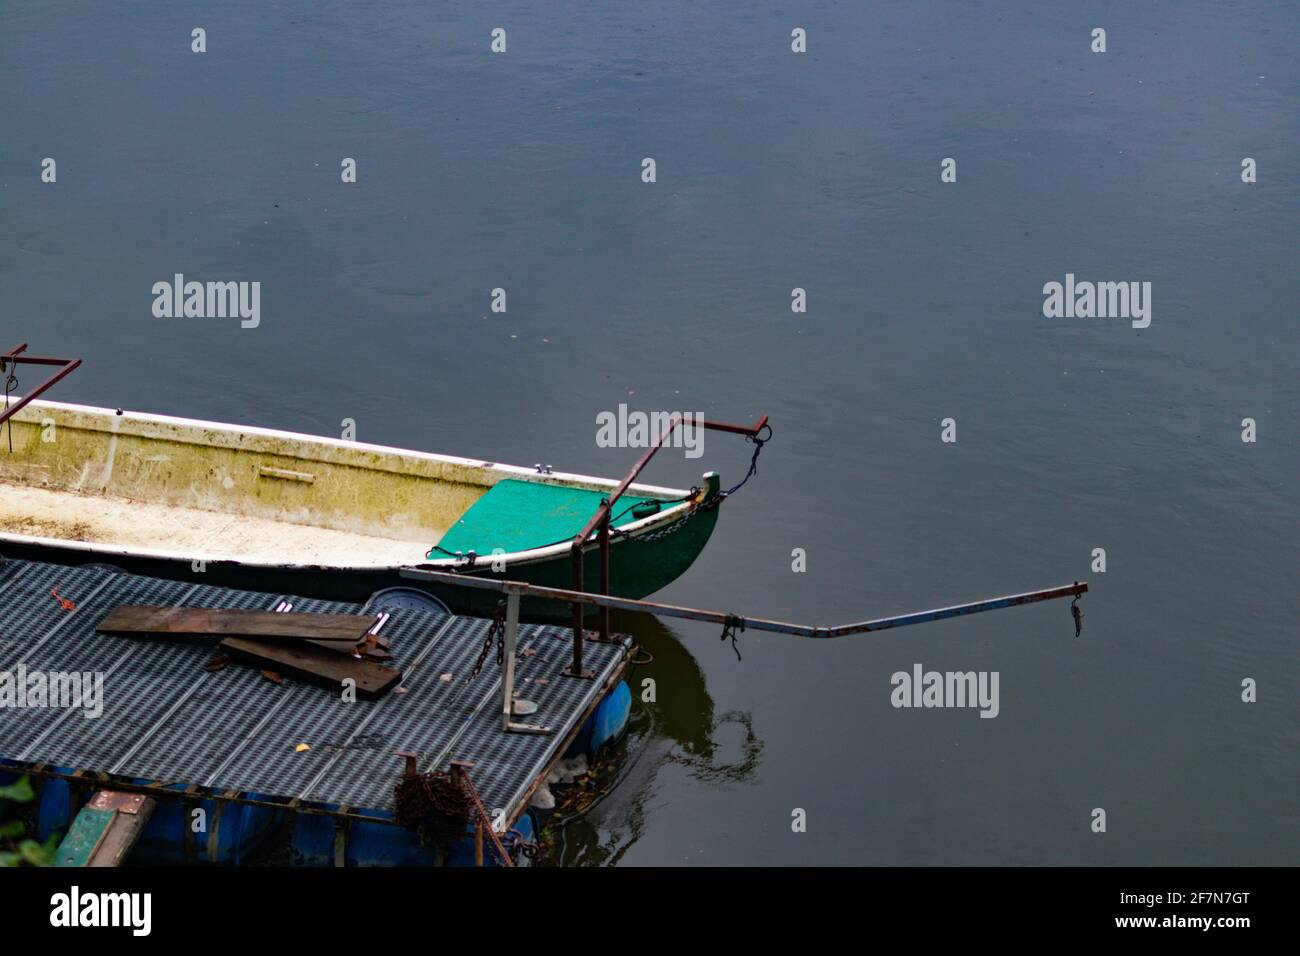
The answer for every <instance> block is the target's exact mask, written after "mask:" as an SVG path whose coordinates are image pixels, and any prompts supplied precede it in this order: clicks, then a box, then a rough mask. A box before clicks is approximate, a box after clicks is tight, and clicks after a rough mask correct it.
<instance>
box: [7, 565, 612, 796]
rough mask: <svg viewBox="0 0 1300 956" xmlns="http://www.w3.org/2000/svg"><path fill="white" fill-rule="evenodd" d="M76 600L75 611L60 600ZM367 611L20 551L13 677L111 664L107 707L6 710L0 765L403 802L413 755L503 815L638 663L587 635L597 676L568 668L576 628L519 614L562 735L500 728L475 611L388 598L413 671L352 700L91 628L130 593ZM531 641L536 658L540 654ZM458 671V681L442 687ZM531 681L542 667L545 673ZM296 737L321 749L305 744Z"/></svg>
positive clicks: (519, 679) (236, 604)
mask: <svg viewBox="0 0 1300 956" xmlns="http://www.w3.org/2000/svg"><path fill="white" fill-rule="evenodd" d="M52 588H57V589H58V596H59V597H62V598H64V599H66V600H68V601H71V602H73V603H75V605H76V609H75V610H71V611H69V610H66V609H64V607H63V606H62V605H61V604H60V602H59V600H58V599H57V598H56V597H54V596H53V595H52V594H51V589H52ZM282 600H288V601H291V602H292V603H293V605H294V608H293V609H294V610H295V611H336V612H347V613H359V612H360V611H361V606H360V605H356V604H346V603H339V602H330V601H317V600H310V599H305V598H294V597H292V596H286V595H274V594H262V593H257V592H252V591H236V590H231V589H228V588H219V587H212V586H208V585H202V584H198V585H196V584H188V583H180V582H175V581H164V580H159V579H155V578H145V577H138V576H135V575H129V574H122V573H118V572H114V571H111V570H107V569H99V568H89V567H81V568H73V567H66V566H63V565H52V564H40V563H36V562H27V561H15V560H9V561H5V562H4V563H3V564H0V670H7V671H10V672H13V671H15V670H16V668H17V667H18V665H19V664H20V663H21V664H24V665H25V666H26V669H27V671H28V672H31V671H34V670H40V671H45V672H47V673H56V672H73V671H80V672H86V671H100V672H102V673H103V674H104V711H103V715H102V716H101V717H99V718H96V719H87V718H86V717H84V716H83V714H82V710H81V709H79V708H72V709H55V708H25V709H9V708H0V759H5V760H11V761H19V762H22V763H27V764H38V763H43V764H46V765H50V766H58V767H67V768H74V769H79V770H88V771H104V772H108V773H112V774H115V775H119V776H122V777H130V778H144V779H147V780H150V781H161V782H165V783H184V784H198V785H199V786H203V787H210V788H216V789H222V790H237V791H242V792H245V793H254V794H258V795H263V796H268V797H272V798H276V799H284V800H289V799H292V798H298V799H300V800H302V801H304V802H308V803H312V804H316V805H320V804H340V805H346V806H349V807H352V808H359V809H374V810H391V808H392V802H393V787H394V785H395V783H396V782H397V779H398V776H399V775H400V772H401V765H402V762H401V760H399V759H398V758H396V757H394V756H393V751H395V750H406V751H412V752H415V753H420V754H422V755H423V756H422V761H421V769H428V763H430V762H432V761H433V760H434V759H435V758H437V760H438V764H439V766H440V767H441V768H443V769H445V768H446V765H447V761H448V760H449V759H450V758H452V757H455V758H460V759H466V760H472V761H474V762H475V764H476V766H475V768H474V770H473V774H472V775H473V779H474V782H475V784H476V785H477V787H478V790H479V793H480V795H481V796H482V799H483V802H484V805H485V806H486V807H487V808H488V809H489V811H492V810H495V809H497V808H501V809H505V810H506V811H507V813H508V815H509V816H511V817H513V816H514V811H515V810H516V809H518V807H517V806H516V805H517V804H519V803H520V801H521V800H522V799H523V797H524V795H525V793H526V792H527V790H528V788H529V787H530V786H531V785H532V783H533V781H534V780H535V779H536V777H537V776H538V775H539V774H540V773H541V772H542V771H543V770H544V769H545V768H546V766H547V765H548V764H549V763H550V761H551V760H552V759H553V758H554V757H555V755H556V750H557V748H558V747H559V746H560V744H561V743H562V742H563V740H564V738H565V736H566V735H567V733H568V731H569V730H571V729H572V728H573V727H574V725H575V724H576V723H577V721H578V720H579V719H580V718H581V717H582V716H583V715H584V714H586V713H587V712H588V711H589V709H590V707H591V706H592V705H593V704H594V702H595V700H596V696H597V695H598V694H599V692H600V690H601V689H602V688H603V687H604V686H605V684H606V682H607V681H608V680H609V679H610V678H611V677H612V676H613V674H614V673H615V672H616V670H617V668H618V667H619V665H620V664H622V663H623V661H624V660H625V658H626V654H627V648H628V644H629V642H627V641H622V642H619V643H615V644H601V643H597V642H592V643H588V644H587V646H586V665H587V667H588V668H589V669H590V670H593V671H595V673H596V679H595V680H577V679H573V678H566V677H562V676H560V672H561V671H562V670H563V669H564V668H565V667H566V666H567V664H568V663H569V660H570V655H571V653H572V642H571V639H572V634H571V632H570V631H568V630H566V629H562V628H557V627H541V626H535V625H521V626H520V628H519V649H520V651H521V653H520V654H519V655H518V665H517V669H516V681H515V687H516V688H517V689H519V690H520V692H521V694H522V696H526V697H527V698H528V699H530V700H532V701H534V702H536V703H537V704H538V711H537V713H536V714H534V715H530V716H529V717H528V718H526V719H527V720H528V721H529V722H530V723H540V724H546V725H549V726H550V727H551V728H553V730H554V733H552V734H549V735H535V734H515V733H512V734H507V733H505V732H503V731H502V729H501V681H500V673H501V669H500V668H499V667H498V666H497V665H496V663H495V650H493V651H490V652H489V653H488V657H487V660H486V661H485V663H484V666H483V669H482V671H481V673H480V674H479V675H478V676H477V677H476V678H474V679H473V680H471V681H469V682H468V683H467V682H466V677H467V676H468V675H469V672H470V669H471V667H472V666H473V663H474V661H475V660H476V659H477V657H478V654H479V651H480V649H481V648H482V646H483V639H484V637H485V635H486V633H487V628H488V623H489V622H487V621H485V620H481V619H478V618H462V617H452V616H448V615H445V614H437V613H425V612H412V611H406V610H398V609H392V610H391V614H392V617H391V618H390V619H389V620H388V622H387V623H386V624H385V625H384V628H383V630H382V632H381V633H382V634H383V635H384V636H386V637H387V638H388V639H389V641H390V642H391V651H392V653H393V656H394V659H395V662H396V663H397V664H398V666H400V667H401V669H402V671H403V672H404V675H405V676H404V678H403V681H402V686H404V687H405V692H404V693H389V694H388V695H387V696H385V697H384V698H382V699H380V700H378V701H373V702H372V701H356V702H354V703H349V702H345V701H343V700H341V699H340V695H339V694H337V693H332V692H330V691H328V690H326V689H324V688H321V687H316V686H310V685H306V684H301V683H298V682H296V681H294V680H292V679H289V678H286V679H285V681H284V683H283V684H275V683H273V682H271V681H268V680H267V679H266V678H264V677H262V676H261V674H260V673H259V672H258V671H257V670H256V669H254V668H251V667H248V666H245V665H242V664H237V663H232V664H231V665H229V666H227V667H225V668H224V669H222V670H219V671H215V672H208V671H206V670H205V669H204V664H205V663H206V662H207V661H208V660H210V659H211V657H212V656H213V653H214V647H213V645H211V644H206V643H188V644H187V643H184V642H180V641H171V640H155V639H138V638H128V637H118V636H115V635H105V634H97V633H95V626H96V625H97V624H98V623H99V621H100V620H101V619H102V618H103V617H104V616H105V615H106V614H107V613H108V612H109V611H110V610H111V609H112V608H113V607H114V606H116V605H118V604H159V605H177V606H188V607H209V608H252V609H266V610H270V609H274V608H275V607H276V606H277V605H278V604H279V603H280V602H281V601H282ZM528 648H532V649H533V650H534V651H535V652H536V653H535V654H529V653H528V651H527V649H528ZM444 673H450V674H452V675H454V676H453V680H452V681H451V682H449V683H444V682H443V681H441V680H440V679H439V678H440V675H442V674H444ZM530 678H545V680H546V683H543V684H535V683H531V682H529V679H530ZM299 743H306V744H308V745H310V747H311V749H310V750H306V751H303V752H301V753H296V752H295V750H294V748H295V746H296V745H297V744H299Z"/></svg>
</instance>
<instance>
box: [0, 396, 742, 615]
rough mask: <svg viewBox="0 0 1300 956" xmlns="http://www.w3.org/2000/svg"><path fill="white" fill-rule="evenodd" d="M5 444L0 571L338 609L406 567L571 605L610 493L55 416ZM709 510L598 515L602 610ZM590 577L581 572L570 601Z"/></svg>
mask: <svg viewBox="0 0 1300 956" xmlns="http://www.w3.org/2000/svg"><path fill="white" fill-rule="evenodd" d="M9 427H11V428H12V432H11V436H12V443H13V448H12V451H10V450H9V441H8V439H9V437H10V435H0V554H3V555H4V556H6V557H15V558H25V559H29V560H42V561H50V562H54V563H60V564H87V563H99V564H111V565H115V566H117V567H120V568H122V569H124V570H126V571H130V572H133V573H138V574H145V575H151V576H154V577H166V578H171V579H177V580H193V581H196V582H198V581H201V582H203V583H206V584H216V585H225V586H231V587H242V588H248V589H250V590H258V591H272V592H283V593H284V594H296V595H301V596H304V597H321V598H326V597H327V598H330V599H333V600H342V601H361V600H365V598H366V597H367V596H368V595H370V594H371V593H373V592H374V591H376V590H379V589H381V588H385V587H391V586H394V585H398V584H402V585H406V586H410V584H411V582H410V581H407V580H403V579H401V578H400V577H399V575H398V570H399V569H400V568H402V567H411V566H419V567H424V568H428V569H430V570H443V571H448V570H454V571H456V572H459V573H464V574H472V575H479V576H486V577H498V578H507V579H510V580H517V581H526V582H528V583H531V584H539V585H544V586H550V587H564V588H567V587H572V585H573V583H574V580H573V570H572V563H571V558H572V545H573V540H574V537H575V536H576V535H577V534H579V533H580V532H581V531H582V530H583V528H584V526H585V525H586V524H587V522H588V520H589V519H590V518H591V517H592V515H593V514H594V513H595V512H596V511H597V509H598V508H599V506H600V502H601V501H602V499H604V498H607V497H609V496H610V495H611V494H612V493H614V492H615V491H616V489H617V488H618V486H619V484H620V483H619V482H618V481H616V480H612V479H606V478H594V477H589V476H586V475H574V474H560V473H555V474H544V473H541V472H540V471H539V470H538V469H536V468H523V467H518V466H514V465H503V464H500V463H497V462H490V461H479V460H474V459H469V458H455V457H451V456H447V455H435V454H429V453H427V452H419V451H408V450H404V449H399V448H388V447H383V446H379V445H367V444H361V443H358V442H353V441H343V440H338V439H331V438H321V437H317V436H314V435H303V434H296V433H293V432H284V431H276V430H272V429H267V428H249V427H242V426H237V425H227V424H221V423H217V422H205V421H196V420H192V419H184V418H172V417H169V416H164V415H149V414H141V413H136V412H115V411H114V410H112V409H105V408H94V407H90V406H84V405H70V404H65V403H61V402H47V401H31V402H29V403H28V404H27V405H26V406H25V407H23V408H21V409H19V410H18V411H17V412H16V413H15V414H14V415H13V416H12V417H11V419H10V421H9ZM634 473H635V472H634ZM724 497H725V496H724V495H722V494H721V493H720V491H719V481H718V476H717V474H715V473H712V472H710V473H708V474H706V475H705V476H704V480H703V482H702V484H701V487H699V488H697V489H679V488H662V487H657V486H654V485H646V484H629V485H628V487H627V490H626V493H625V494H624V495H623V496H622V497H621V498H619V499H618V501H617V502H616V504H615V506H614V507H613V509H612V513H611V519H612V520H611V527H612V528H613V529H615V530H614V532H613V534H612V540H611V561H610V566H611V579H610V592H611V593H613V594H616V595H619V596H622V597H630V598H641V597H645V596H647V595H649V594H652V593H654V592H655V591H658V590H659V589H660V588H662V587H664V586H665V585H667V584H668V583H669V582H671V581H673V580H674V579H675V578H677V577H678V576H679V575H681V574H682V573H683V572H684V571H685V570H686V569H687V568H688V567H690V565H691V563H692V562H693V561H694V560H695V558H696V556H697V555H699V553H700V551H701V550H702V549H703V548H704V545H705V543H706V542H707V541H708V540H709V535H710V534H711V533H712V531H713V527H714V525H715V524H716V523H717V520H718V510H719V509H718V507H717V506H718V505H719V504H720V503H721V501H722V500H723V498H724ZM589 540H590V541H591V542H592V543H591V544H590V545H589V547H590V548H591V549H593V550H594V549H595V543H594V537H593V538H592V539H589ZM431 545H432V547H431ZM598 565H599V562H598V561H596V560H586V561H585V562H584V588H585V589H587V590H592V591H594V590H597V589H598V588H599V583H600V581H599V573H600V569H599V566H598ZM421 587H424V588H426V589H427V590H429V591H431V592H432V593H434V594H435V595H436V596H438V597H439V598H441V599H442V600H443V601H444V602H445V603H446V604H448V605H449V606H450V607H451V608H452V609H453V610H455V611H457V612H460V613H482V612H487V611H490V610H491V609H492V607H494V606H495V601H496V597H495V595H493V594H492V593H491V592H488V591H482V590H479V589H470V588H456V587H446V586H445V585H436V584H427V585H425V584H422V585H421ZM528 610H529V611H530V613H533V614H539V612H545V611H547V610H549V611H551V612H552V613H555V612H556V611H557V610H558V611H559V612H560V613H563V612H564V610H565V609H564V608H563V607H559V608H558V609H557V607H556V605H555V604H554V602H538V603H537V604H536V605H535V606H532V607H530V608H528ZM540 616H545V615H544V613H541V614H540Z"/></svg>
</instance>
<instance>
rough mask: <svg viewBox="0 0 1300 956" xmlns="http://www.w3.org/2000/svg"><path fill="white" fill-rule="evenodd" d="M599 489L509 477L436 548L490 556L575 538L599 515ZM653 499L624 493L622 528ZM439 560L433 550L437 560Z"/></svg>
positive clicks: (620, 502)
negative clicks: (637, 506)
mask: <svg viewBox="0 0 1300 956" xmlns="http://www.w3.org/2000/svg"><path fill="white" fill-rule="evenodd" d="M604 497H605V495H604V494H602V493H601V492H599V491H587V490H585V489H582V488H566V487H564V486H562V485H548V484H543V483H541V482H534V481H518V480H517V479H514V478H507V479H505V480H503V481H500V482H498V483H497V484H496V485H494V486H493V487H492V488H490V489H488V492H487V494H485V495H483V497H481V498H480V499H479V500H478V501H476V502H475V503H474V504H473V506H472V507H471V508H470V509H469V510H468V511H466V512H465V513H464V514H463V515H461V516H460V518H459V519H458V520H457V521H456V523H455V524H453V525H452V526H451V527H450V528H449V529H448V530H447V533H446V534H445V535H443V536H442V540H440V541H439V542H438V547H440V548H443V549H445V550H447V551H474V552H476V553H477V554H479V555H480V556H484V557H486V556H487V555H490V554H491V553H492V551H493V549H494V548H501V549H502V550H504V551H505V552H506V553H507V554H509V553H510V552H513V551H527V550H528V549H529V548H540V547H543V546H545V545H548V544H556V543H558V542H560V541H567V540H571V539H572V538H573V537H574V536H575V535H576V534H577V533H578V532H579V531H581V530H582V527H583V525H585V524H586V523H587V521H588V519H590V518H591V516H592V515H594V514H595V513H596V509H597V508H598V507H599V506H600V499H601V498H604ZM648 500H653V499H647V498H634V497H631V496H629V495H624V496H623V497H622V498H620V499H619V500H618V504H616V505H615V506H614V513H615V514H616V515H618V514H622V517H621V518H619V519H618V520H616V521H615V522H614V525H615V527H621V526H622V525H625V524H628V523H629V522H632V521H635V520H637V519H636V517H635V516H634V515H633V514H632V512H631V510H630V509H631V507H632V505H633V504H636V503H638V502H641V501H648ZM436 556H437V554H436V552H435V557H436Z"/></svg>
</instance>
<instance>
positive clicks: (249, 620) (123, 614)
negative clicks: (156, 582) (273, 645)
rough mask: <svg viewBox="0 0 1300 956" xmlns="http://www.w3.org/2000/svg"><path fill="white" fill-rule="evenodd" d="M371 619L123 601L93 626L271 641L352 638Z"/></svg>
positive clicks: (118, 630) (132, 631) (354, 639)
mask: <svg viewBox="0 0 1300 956" xmlns="http://www.w3.org/2000/svg"><path fill="white" fill-rule="evenodd" d="M374 623H375V618H374V615H370V614H303V613H295V612H292V611H290V612H286V613H278V612H276V611H245V610H233V609H215V608H202V607H154V606H150V605H143V604H122V605H119V606H117V607H115V608H113V610H112V611H110V612H109V613H108V616H107V617H105V618H104V619H103V620H102V621H100V622H99V626H98V627H97V628H96V630H97V631H99V632H101V633H110V632H111V633H117V634H155V635H159V636H165V637H208V636H212V637H256V638H261V639H263V640H269V641H274V640H295V641H297V640H310V641H338V642H344V641H347V642H351V643H352V644H356V643H357V642H358V641H360V640H361V639H362V638H363V637H365V636H366V632H367V631H368V630H370V628H371V627H373V626H374Z"/></svg>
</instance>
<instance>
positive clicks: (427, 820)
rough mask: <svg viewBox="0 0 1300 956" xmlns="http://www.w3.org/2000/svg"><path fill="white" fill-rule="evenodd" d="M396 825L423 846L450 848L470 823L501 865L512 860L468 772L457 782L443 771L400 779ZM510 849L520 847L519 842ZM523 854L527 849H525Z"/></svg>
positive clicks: (394, 799) (396, 804)
mask: <svg viewBox="0 0 1300 956" xmlns="http://www.w3.org/2000/svg"><path fill="white" fill-rule="evenodd" d="M393 805H394V807H393V808H394V810H395V812H396V816H397V822H398V823H400V824H401V825H402V826H404V827H406V829H408V830H410V831H411V832H412V833H414V834H415V835H416V836H417V837H418V838H419V840H420V842H421V843H423V844H424V845H425V846H432V847H436V848H437V849H440V850H447V849H450V848H451V847H452V846H453V845H454V844H456V843H459V842H460V841H461V840H463V839H465V835H466V831H467V830H468V829H469V827H470V824H471V822H473V823H477V824H478V826H480V827H481V828H482V832H483V833H485V834H487V835H488V836H489V837H490V838H491V841H492V848H493V849H494V850H495V851H496V854H497V858H498V859H500V861H501V865H502V866H507V867H508V866H514V865H515V861H514V859H513V858H512V857H511V855H510V853H509V852H508V851H507V850H506V848H505V846H504V845H503V844H502V843H501V839H500V837H498V836H497V833H496V831H495V830H494V829H493V828H492V818H491V817H490V816H489V815H488V812H487V808H485V807H484V806H483V801H482V800H481V799H479V795H478V790H477V788H475V786H474V781H473V780H471V779H470V778H469V774H468V773H463V776H462V778H461V780H460V781H458V780H457V779H456V778H455V777H454V776H453V775H452V774H450V773H447V772H446V771H441V770H436V771H433V772H431V773H412V774H407V775H406V776H404V777H402V778H401V780H399V781H398V783H397V789H396V791H395V793H394V795H393ZM513 845H514V846H517V847H520V848H524V846H525V845H524V843H523V842H522V841H521V840H516V841H514V844H513ZM525 852H527V850H526V849H525Z"/></svg>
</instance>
